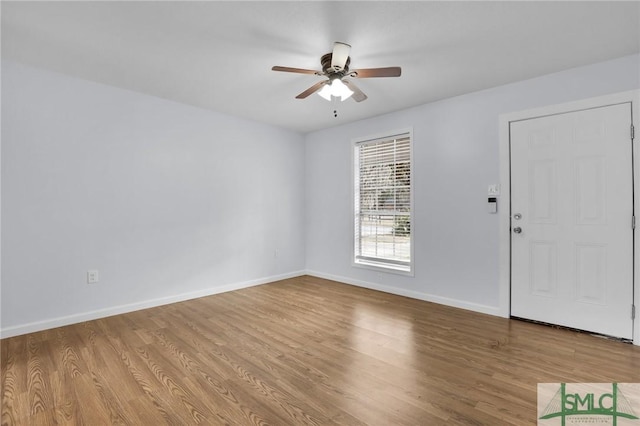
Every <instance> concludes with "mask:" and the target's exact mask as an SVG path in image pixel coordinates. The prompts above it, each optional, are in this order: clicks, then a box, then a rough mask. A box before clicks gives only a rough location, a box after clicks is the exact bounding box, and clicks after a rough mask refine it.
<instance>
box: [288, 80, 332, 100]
mask: <svg viewBox="0 0 640 426" xmlns="http://www.w3.org/2000/svg"><path fill="white" fill-rule="evenodd" d="M328 82H329V80H323V81H321V82H319V83H316V84H314V85H313V86H311V87H309V88H308V89H307V90H305V91H304V92H302V93H300V94H299V95H298V96H296V99H304V98H306V97H307V96H309V95H311V94H313V93H315V92H317V91H318V90H320V89H321V88H322V86H324V85H325V84H327V83H328Z"/></svg>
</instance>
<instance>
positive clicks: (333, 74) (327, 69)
mask: <svg viewBox="0 0 640 426" xmlns="http://www.w3.org/2000/svg"><path fill="white" fill-rule="evenodd" d="M350 51H351V46H350V45H348V44H347V43H342V42H339V41H336V42H335V43H334V45H333V52H331V53H327V54H326V55H323V56H322V58H320V64H321V65H322V71H314V70H307V69H303V68H291V67H281V66H275V67H273V68H271V69H272V70H273V71H284V72H294V73H299V74H315V75H318V76H323V77H328V78H327V79H326V80H323V81H321V82H319V83H316V84H314V85H313V86H311V87H309V88H308V89H307V90H305V91H304V92H302V93H300V94H299V95H298V96H296V99H304V98H306V97H307V96H309V95H311V94H313V93H315V92H318V91H319V92H318V94H319V95H320V96H322V97H323V98H325V99H326V100H328V101H330V100H331V97H332V96H335V97H339V98H340V99H341V100H343V101H344V100H345V99H348V98H349V97H353V99H354V100H355V101H356V102H362V101H364V100H365V99H367V95H365V94H364V93H363V92H362V90H360V89H359V88H358V86H356V85H355V84H354V83H353V81H352V80H351V79H350V78H371V77H400V73H401V72H402V70H401V68H400V67H386V68H365V69H359V70H350V69H349V64H350V63H351V57H350V56H349V52H350ZM347 77H350V78H347Z"/></svg>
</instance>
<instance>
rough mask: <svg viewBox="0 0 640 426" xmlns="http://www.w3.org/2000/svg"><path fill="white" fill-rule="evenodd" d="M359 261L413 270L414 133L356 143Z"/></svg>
mask: <svg viewBox="0 0 640 426" xmlns="http://www.w3.org/2000/svg"><path fill="white" fill-rule="evenodd" d="M354 160H355V167H354V183H355V190H354V203H355V221H354V231H355V232H354V237H355V239H354V249H355V250H354V251H355V259H354V260H355V264H356V265H366V266H372V267H381V268H388V269H391V270H396V271H403V272H411V270H412V260H413V259H412V257H413V256H412V249H411V245H412V237H411V231H412V229H411V224H412V212H411V210H412V188H411V187H412V185H411V181H412V179H411V133H410V132H406V133H402V134H397V135H392V136H388V137H384V138H378V139H373V140H366V141H358V142H356V143H355V147H354Z"/></svg>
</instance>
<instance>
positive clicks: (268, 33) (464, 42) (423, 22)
mask: <svg viewBox="0 0 640 426" xmlns="http://www.w3.org/2000/svg"><path fill="white" fill-rule="evenodd" d="M639 5H640V3H638V2H635V1H632V2H611V1H606V2H579V1H570V2H485V1H472V2H398V1H390V2H385V1H375V2H367V1H356V2H341V1H331V2H329V1H315V2H297V1H296V2H281V1H278V2H265V1H260V2H219V1H212V2H192V1H176V2H160V1H158V2H8V1H2V3H1V8H2V9H1V13H2V56H3V57H5V58H11V59H14V60H17V61H20V62H23V63H26V64H31V65H35V66H39V67H43V68H47V69H51V70H55V71H59V72H62V73H65V74H70V75H73V76H76V77H79V78H83V79H87V80H93V81H97V82H101V83H105V84H109V85H113V86H118V87H122V88H126V89H130V90H134V91H138V92H142V93H147V94H150V95H154V96H159V97H162V98H166V99H172V100H175V101H178V102H182V103H186V104H191V105H195V106H198V107H202V108H207V109H211V110H214V111H218V112H222V113H227V114H231V115H234V116H240V117H245V118H248V119H253V120H257V121H261V122H265V123H270V124H273V125H276V126H281V127H285V128H289V129H293V130H295V131H299V132H303V133H304V132H310V131H314V130H317V129H322V128H326V127H330V126H335V125H338V124H342V123H346V122H350V121H355V120H359V119H362V118H366V117H372V116H376V115H379V114H384V113H387V112H390V111H396V110H400V109H404V108H407V107H411V106H415V105H419V104H424V103H428V102H432V101H434V100H438V99H443V98H447V97H451V96H456V95H460V94H463V93H468V92H472V91H477V90H481V89H484V88H489V87H494V86H498V85H502V84H505V83H509V82H513V81H518V80H524V79H527V78H531V77H535V76H539V75H543V74H547V73H551V72H555V71H559V70H563V69H567V68H572V67H576V66H580V65H585V64H589V63H594V62H598V61H603V60H607V59H612V58H616V57H620V56H624V55H628V54H632V53H636V52H638V51H639V45H640V33H639V17H640V8H639ZM334 41H344V42H347V43H349V44H351V45H352V46H353V47H352V50H351V68H352V69H357V68H374V67H386V66H401V67H402V77H400V78H376V79H360V80H358V81H357V83H358V86H359V87H360V88H361V89H362V91H364V92H365V93H366V94H367V95H368V96H369V99H367V100H366V101H364V102H361V103H356V102H355V101H353V100H347V101H345V102H343V103H341V102H333V103H331V102H327V101H326V100H324V99H322V98H321V97H319V96H316V95H312V96H310V97H309V98H307V99H305V100H298V99H295V96H296V95H297V94H298V93H300V92H302V91H303V90H304V89H306V88H307V87H309V86H311V85H312V84H314V83H316V82H317V81H319V80H320V79H321V77H318V76H314V75H301V74H290V73H282V72H274V71H271V67H272V66H273V65H283V66H290V67H298V68H310V69H320V56H321V55H323V54H324V53H327V52H330V51H331V49H332V46H333V42H334ZM336 106H337V110H338V114H339V116H338V118H334V116H333V110H334V108H335V107H336Z"/></svg>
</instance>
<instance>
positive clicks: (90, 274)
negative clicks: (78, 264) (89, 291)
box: [87, 269, 100, 284]
mask: <svg viewBox="0 0 640 426" xmlns="http://www.w3.org/2000/svg"><path fill="white" fill-rule="evenodd" d="M98 281H100V277H99V276H98V271H97V270H96V269H90V270H88V271H87V284H95V283H97V282H98Z"/></svg>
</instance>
